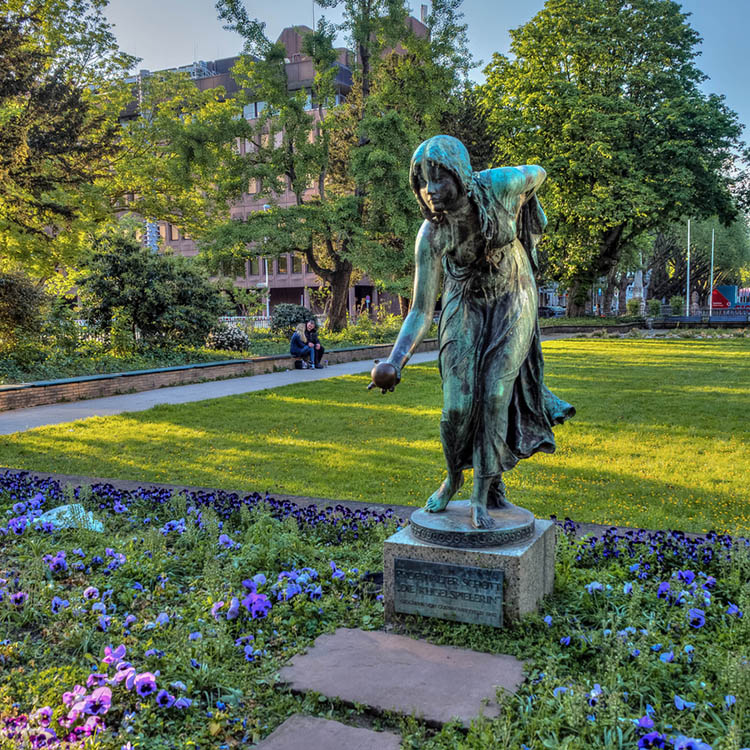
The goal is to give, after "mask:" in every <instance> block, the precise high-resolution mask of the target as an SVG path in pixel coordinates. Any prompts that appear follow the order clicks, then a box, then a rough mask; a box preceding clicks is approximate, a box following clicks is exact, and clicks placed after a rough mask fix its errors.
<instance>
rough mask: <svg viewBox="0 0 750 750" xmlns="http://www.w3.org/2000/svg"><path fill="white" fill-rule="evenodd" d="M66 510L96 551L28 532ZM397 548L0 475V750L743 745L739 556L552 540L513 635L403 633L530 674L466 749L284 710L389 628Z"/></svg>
mask: <svg viewBox="0 0 750 750" xmlns="http://www.w3.org/2000/svg"><path fill="white" fill-rule="evenodd" d="M74 499H75V500H76V501H77V502H79V503H81V504H83V506H84V507H85V508H86V509H87V510H90V511H92V512H93V513H94V514H95V515H96V516H97V517H98V518H100V519H101V520H102V521H103V522H104V526H105V528H104V533H98V532H94V531H87V530H80V529H73V530H66V531H59V530H54V528H51V527H49V526H45V525H43V524H42V523H40V522H39V521H38V520H37V521H35V518H38V516H39V514H40V513H41V512H42V511H44V510H47V509H49V508H51V507H55V506H57V505H60V504H63V503H66V502H70V501H71V500H74ZM394 528H395V519H393V518H390V519H389V518H388V517H387V516H386V515H385V514H381V515H379V514H377V513H376V514H368V513H362V512H360V513H358V514H351V513H348V514H347V513H345V512H344V511H343V509H339V510H334V509H328V510H322V509H313V510H308V511H301V510H300V509H298V508H295V507H294V506H292V505H290V504H288V503H287V504H285V503H279V502H275V501H273V500H268V501H264V500H263V499H262V498H261V497H260V496H258V495H255V496H250V497H247V498H244V499H241V498H240V497H238V496H237V495H228V494H227V493H221V492H215V493H210V494H203V495H189V496H185V495H171V494H170V493H168V492H165V491H163V490H157V491H153V490H152V491H148V490H139V491H133V492H130V493H128V492H122V491H118V490H115V489H114V488H112V487H106V486H99V487H96V488H94V492H93V493H92V492H91V491H88V490H84V491H83V492H81V493H80V494H79V495H78V497H75V498H74V497H73V496H72V493H70V492H67V493H66V492H64V491H61V489H60V487H59V485H56V484H55V483H51V482H38V481H36V482H34V481H29V480H28V478H27V477H25V476H23V475H18V474H14V473H9V474H5V475H0V634H2V638H1V639H0V666H1V667H2V671H0V747H2V748H3V750H6V749H7V750H10V748H13V749H14V750H15V749H18V748H30V747H41V746H42V745H41V744H40V742H41V740H40V738H45V737H46V739H47V741H48V744H47V745H44V746H46V747H54V748H58V747H61V748H62V747H64V748H67V749H68V750H72V749H73V748H76V749H77V748H84V747H85V748H90V749H91V748H98V749H100V750H122V749H123V748H124V750H132V749H133V748H143V749H145V748H148V750H167V749H170V750H172V749H174V750H177V749H179V750H182V749H183V748H202V749H203V750H209V748H210V749H214V748H221V749H225V748H235V747H240V746H243V747H244V746H249V745H251V744H252V743H255V742H257V741H258V740H260V739H262V738H263V737H265V736H266V735H268V734H269V733H270V732H271V731H272V730H273V729H274V728H275V727H276V726H278V725H279V724H281V723H282V722H283V721H284V720H285V719H286V718H287V717H288V716H290V715H291V714H293V713H299V712H301V713H305V714H310V715H315V716H322V717H327V718H335V719H338V720H340V721H344V722H347V723H353V724H359V723H362V722H365V723H366V722H374V725H375V727H376V728H387V729H391V730H394V731H396V732H398V733H400V734H401V735H402V737H403V745H402V747H403V748H407V749H408V748H413V749H415V750H416V749H417V748H419V749H420V750H449V749H450V750H456V749H459V750H480V749H481V750H485V749H486V748H494V747H503V748H506V747H507V748H514V749H516V748H519V749H520V748H529V749H530V750H542V748H569V749H571V750H577V749H579V748H580V749H581V750H583V749H584V748H586V749H587V750H588V748H648V747H661V748H664V747H666V748H674V749H675V750H707V749H709V750H710V749H711V748H713V750H739V748H743V747H747V746H748V745H750V723H749V722H748V718H749V717H750V669H749V667H748V660H747V657H748V644H749V643H750V614H747V615H746V612H747V611H748V606H749V605H750V586H749V584H748V581H749V580H750V554H749V553H748V547H747V545H746V544H745V543H744V542H742V541H740V542H737V543H735V544H733V543H732V540H730V539H729V538H721V537H716V536H715V535H709V536H708V537H706V538H703V539H700V540H697V541H693V540H690V539H686V538H685V537H684V535H682V534H679V533H678V534H668V533H664V532H660V533H657V534H651V535H649V534H646V533H640V534H629V535H627V536H622V537H617V536H615V535H613V534H607V535H605V536H604V537H603V538H601V539H599V540H588V541H584V542H580V541H575V540H574V539H573V538H572V537H569V536H566V535H561V537H560V539H559V542H558V551H557V565H556V583H555V593H554V594H553V595H552V596H551V597H550V598H548V599H547V600H545V601H544V602H543V604H542V606H541V609H540V611H539V613H538V614H535V615H532V616H529V617H526V618H525V619H524V620H523V621H522V622H521V623H520V624H518V625H514V626H513V627H509V628H506V629H502V630H497V629H493V628H490V627H484V626H469V625H462V624H456V623H449V622H442V621H438V620H429V619H423V618H417V617H408V618H406V620H405V622H404V632H406V633H407V634H410V635H412V636H415V637H422V638H426V639H428V640H431V641H433V642H436V643H441V644H452V645H457V646H461V647H468V648H472V649H475V650H479V651H485V652H496V653H506V654H514V655H516V656H517V657H518V658H521V659H523V660H525V671H526V675H527V679H526V682H525V683H524V684H523V686H522V687H521V688H520V690H519V692H518V694H517V695H514V696H501V697H500V700H501V703H502V706H501V708H502V710H501V714H500V716H499V717H498V718H496V719H481V718H478V719H477V721H476V722H475V723H474V724H473V725H472V727H471V728H470V729H469V730H468V731H464V730H462V729H461V728H459V727H458V726H457V725H455V724H449V725H447V726H446V727H444V728H443V729H442V730H440V731H435V730H431V729H429V728H428V727H426V726H424V724H422V723H421V722H420V721H419V720H418V719H414V718H403V717H398V716H394V715H385V716H381V717H379V718H375V717H372V716H367V715H366V709H365V707H361V706H358V707H354V708H351V707H346V706H344V705H342V704H341V703H340V702H338V701H335V700H330V699H327V698H325V697H323V696H318V695H315V694H311V695H305V696H295V695H292V694H291V693H289V692H286V691H285V690H284V689H283V688H282V687H280V686H279V685H278V683H277V674H278V670H279V668H280V667H281V666H282V665H283V664H284V663H285V662H286V661H287V660H288V659H289V658H290V657H291V656H292V655H293V654H295V653H297V652H298V651H300V650H302V649H304V648H305V647H306V646H308V645H309V644H310V643H311V642H312V641H313V640H314V639H315V638H316V637H317V636H318V635H319V634H321V633H324V632H331V631H333V630H334V629H335V628H337V627H341V626H344V627H360V628H363V629H366V630H367V629H377V628H380V627H382V625H383V608H382V602H381V600H380V598H379V593H378V589H377V587H376V586H374V585H373V584H372V583H371V581H370V580H368V579H367V578H366V577H365V575H364V574H365V573H366V572H367V571H376V570H379V569H380V565H381V562H380V560H381V554H382V542H383V539H384V538H385V537H386V536H387V535H388V534H389V533H391V532H392V531H393V530H394ZM568 530H569V531H570V530H571V529H570V527H569V526H568ZM53 731H54V733H55V734H54V736H53V735H52V734H51V732H53ZM66 739H70V740H71V742H70V743H65V744H60V743H59V742H58V740H66ZM33 743H36V744H33Z"/></svg>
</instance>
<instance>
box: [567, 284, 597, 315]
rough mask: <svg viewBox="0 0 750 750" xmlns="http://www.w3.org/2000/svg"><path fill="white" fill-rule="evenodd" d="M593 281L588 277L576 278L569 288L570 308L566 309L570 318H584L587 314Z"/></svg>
mask: <svg viewBox="0 0 750 750" xmlns="http://www.w3.org/2000/svg"><path fill="white" fill-rule="evenodd" d="M589 289H591V283H590V282H589V281H588V280H586V279H576V280H574V281H573V283H572V284H571V285H570V287H569V288H568V308H567V310H566V311H565V313H566V315H567V316H568V317H569V318H582V317H583V316H584V315H585V314H586V302H587V301H588V296H589Z"/></svg>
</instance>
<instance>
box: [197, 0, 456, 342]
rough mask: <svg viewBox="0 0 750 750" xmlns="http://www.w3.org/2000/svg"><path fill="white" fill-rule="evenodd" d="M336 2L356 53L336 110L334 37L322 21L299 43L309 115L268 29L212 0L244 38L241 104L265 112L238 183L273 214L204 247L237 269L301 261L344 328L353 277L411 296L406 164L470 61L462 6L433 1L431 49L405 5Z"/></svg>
mask: <svg viewBox="0 0 750 750" xmlns="http://www.w3.org/2000/svg"><path fill="white" fill-rule="evenodd" d="M319 4H320V5H322V6H323V7H333V6H334V5H337V4H339V3H337V2H335V1H334V0H324V1H322V2H320V3H319ZM343 4H344V24H343V28H344V29H345V30H346V31H347V32H348V33H349V35H350V39H351V41H352V44H353V46H354V48H355V50H356V52H357V65H356V66H355V67H354V82H353V87H352V90H351V93H350V94H349V96H348V98H347V101H346V102H345V103H344V104H343V105H338V106H336V105H335V104H334V97H333V94H334V90H333V85H332V82H333V77H334V76H335V74H336V67H335V60H336V57H337V54H338V53H337V52H336V51H335V50H334V49H333V38H334V34H335V29H334V28H333V27H330V26H329V25H327V24H326V23H325V22H324V21H322V22H321V24H320V25H319V26H318V29H317V30H316V31H315V32H314V33H313V34H310V35H308V36H307V38H306V40H305V52H306V53H307V54H309V55H310V56H311V57H312V58H313V61H314V65H315V79H314V83H313V90H312V99H313V101H314V103H315V104H316V105H317V107H318V111H317V116H315V117H313V116H312V115H311V114H310V113H309V112H307V111H306V110H305V98H306V97H305V95H304V92H302V93H300V92H290V91H289V87H288V81H287V73H286V67H285V61H284V57H285V50H284V48H283V46H282V45H280V44H278V43H277V44H273V43H272V42H270V40H268V39H267V38H266V36H265V32H264V24H263V23H261V22H259V21H258V20H257V19H252V18H250V17H249V16H248V15H247V12H246V11H245V8H244V6H243V4H242V3H241V2H239V0H219V2H218V3H217V8H218V9H219V13H220V16H221V17H222V18H223V19H224V20H225V21H226V22H227V28H230V29H233V30H235V31H237V32H238V33H240V34H241V35H242V36H243V38H244V39H245V53H246V56H245V57H244V58H243V60H242V61H241V63H240V64H239V65H238V66H237V67H236V68H235V71H234V73H235V77H236V79H237V81H238V83H239V84H240V85H241V86H242V88H243V90H244V92H245V93H244V94H243V96H246V97H249V98H248V101H255V100H262V101H264V102H267V103H268V106H267V107H266V109H265V110H264V112H263V113H262V114H261V115H260V117H259V118H258V120H257V121H256V122H255V123H248V124H247V133H246V136H245V137H246V139H247V140H248V141H249V142H250V143H251V144H252V148H251V154H250V156H249V158H248V159H247V160H246V161H245V170H246V171H245V176H246V177H247V178H249V179H251V178H252V179H260V180H261V181H262V186H263V194H264V195H266V196H267V197H268V200H269V204H271V205H272V208H271V210H270V211H268V212H257V213H256V214H254V215H251V216H249V217H247V219H246V220H245V221H231V222H227V223H226V224H225V225H223V226H222V227H220V228H218V229H217V231H215V232H213V233H212V235H211V237H209V238H207V239H206V241H205V242H204V243H203V244H202V248H203V249H204V251H205V252H206V257H207V258H209V259H213V261H214V262H215V263H217V262H218V263H221V262H222V261H223V260H225V259H226V257H227V255H233V256H234V257H235V258H238V259H240V260H242V259H244V258H246V257H247V256H248V254H252V253H260V254H264V255H267V254H270V255H274V254H280V253H285V252H294V251H299V252H302V253H303V254H304V255H305V257H306V259H307V262H308V265H309V267H310V268H311V269H312V270H313V271H314V272H315V273H316V274H317V275H318V276H320V277H321V278H322V279H323V280H324V281H325V282H326V284H327V286H328V287H329V288H330V290H331V294H330V298H329V305H328V309H327V312H328V315H329V325H330V326H331V328H333V329H334V330H337V329H339V328H341V327H343V326H344V325H345V324H346V309H347V300H348V290H349V286H350V282H351V279H352V274H353V273H354V272H355V269H360V270H361V271H364V272H367V273H369V274H370V275H371V276H372V277H373V279H374V280H375V281H376V282H378V283H380V284H381V285H384V286H386V287H388V288H389V289H391V290H393V291H397V292H399V293H401V294H403V293H405V292H406V288H407V285H408V284H409V283H410V281H406V279H407V278H409V279H410V276H411V274H410V264H411V262H412V256H413V252H412V250H411V243H413V239H414V235H415V232H416V228H417V227H418V225H419V221H420V217H419V213H418V210H417V205H416V202H415V201H414V198H413V196H411V191H410V189H409V185H408V179H407V174H408V165H409V159H410V157H411V153H412V151H413V149H414V148H415V147H416V145H417V144H418V143H419V141H420V140H422V139H423V138H425V137H428V136H429V135H432V134H434V133H435V132H437V130H438V129H439V123H440V116H441V115H442V113H443V111H444V109H445V106H446V101H447V97H448V94H449V93H450V91H451V89H452V88H453V87H454V86H455V85H456V81H457V78H458V77H459V76H460V75H461V73H462V71H465V69H466V68H467V66H468V65H469V64H470V58H468V57H466V56H465V55H464V51H461V50H460V43H461V42H462V40H463V41H465V35H464V34H465V28H464V27H462V26H460V24H459V23H458V20H459V17H458V16H457V14H456V8H457V7H458V5H459V4H460V3H459V1H458V0H436V2H435V3H434V6H433V17H432V23H433V33H432V35H431V37H430V39H428V40H424V39H423V40H420V39H418V38H417V37H416V36H415V35H414V34H413V33H411V32H410V30H409V28H408V26H407V24H406V18H407V10H406V7H405V4H404V3H403V2H402V1H401V0H378V1H375V0H368V1H367V2H365V1H364V0H357V1H356V2H355V1H353V0H346V1H345V2H344V3H343ZM457 45H458V47H457ZM396 48H398V53H396V52H394V50H395V49H396ZM457 50H458V51H457ZM461 60H464V62H463V63H461ZM311 133H313V137H312V138H311V137H310V134H311ZM287 185H289V186H290V188H291V191H292V193H293V194H294V198H295V202H294V205H292V206H290V207H280V206H278V205H276V198H277V197H278V196H279V195H280V194H282V193H283V192H284V189H285V187H286V186H287ZM311 186H314V187H315V191H314V192H313V191H311V190H310V187H311ZM248 243H255V249H254V250H253V248H252V245H251V246H250V247H249V246H248Z"/></svg>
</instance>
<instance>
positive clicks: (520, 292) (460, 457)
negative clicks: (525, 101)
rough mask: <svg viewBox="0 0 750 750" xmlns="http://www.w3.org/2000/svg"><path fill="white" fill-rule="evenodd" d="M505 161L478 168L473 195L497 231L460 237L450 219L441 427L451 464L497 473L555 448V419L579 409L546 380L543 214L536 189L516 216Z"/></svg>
mask: <svg viewBox="0 0 750 750" xmlns="http://www.w3.org/2000/svg"><path fill="white" fill-rule="evenodd" d="M508 175H509V170H507V169H492V170H486V171H484V172H481V173H479V175H477V177H478V179H477V180H476V187H477V188H478V189H476V190H475V192H474V196H473V199H474V200H475V201H480V200H481V201H482V202H483V205H484V209H485V211H486V212H487V215H488V216H489V219H490V221H491V223H492V224H493V225H494V231H493V233H492V238H491V239H489V240H487V239H486V238H485V237H484V236H483V235H472V236H469V237H468V238H467V239H465V240H464V241H463V244H462V242H461V240H460V239H459V236H460V232H459V231H457V223H458V222H460V221H461V217H457V218H455V219H454V220H452V221H449V222H446V223H445V224H444V225H443V226H441V227H440V228H439V230H438V234H437V236H436V237H435V240H436V241H437V242H439V243H440V244H441V245H443V247H444V250H443V256H442V261H443V272H444V288H443V298H442V300H443V302H442V313H441V316H440V325H439V331H440V333H439V336H440V358H439V362H440V373H441V376H442V380H443V404H444V405H443V413H442V418H441V423H440V432H441V438H442V442H443V449H444V452H445V457H446V461H447V463H448V469H449V471H459V470H462V469H467V468H472V467H473V468H474V470H475V472H478V473H479V474H480V475H481V476H487V477H492V476H498V475H500V474H502V473H503V472H505V471H508V470H509V469H512V468H513V467H514V466H515V465H516V464H517V463H518V461H519V460H520V459H522V458H528V457H529V456H531V455H533V454H534V453H536V452H537V451H543V452H546V453H551V452H553V451H554V449H555V439H554V435H553V433H552V425H554V424H559V423H560V422H562V421H564V420H565V419H568V418H569V417H571V416H573V414H575V409H574V408H573V407H572V406H571V405H570V404H568V403H566V402H564V401H562V400H561V399H559V398H558V397H557V396H555V395H554V394H553V393H551V392H550V391H549V390H548V389H547V388H546V386H545V385H544V361H543V357H542V349H541V342H540V332H539V322H538V317H537V307H538V295H537V288H536V281H535V279H534V267H535V264H536V243H537V241H538V238H539V236H540V235H541V233H542V231H543V230H544V226H545V225H546V223H547V222H546V217H545V216H544V212H543V211H542V209H541V206H540V205H539V202H538V201H537V199H536V197H535V196H530V197H529V198H528V200H527V201H526V202H525V203H524V205H523V206H522V208H521V211H520V213H519V215H518V216H516V215H514V214H513V213H511V210H510V208H509V207H510V206H513V204H514V202H515V203H517V200H518V195H517V194H513V193H512V192H509V189H508V180H507V178H508Z"/></svg>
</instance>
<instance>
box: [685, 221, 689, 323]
mask: <svg viewBox="0 0 750 750" xmlns="http://www.w3.org/2000/svg"><path fill="white" fill-rule="evenodd" d="M689 315H690V219H688V236H687V284H686V289H685V316H686V317H687V316H689Z"/></svg>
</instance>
